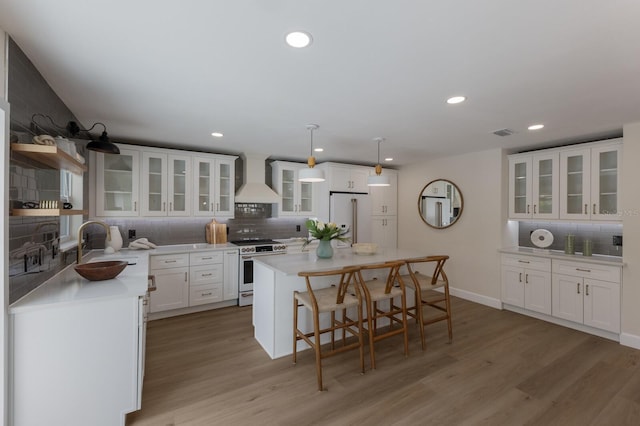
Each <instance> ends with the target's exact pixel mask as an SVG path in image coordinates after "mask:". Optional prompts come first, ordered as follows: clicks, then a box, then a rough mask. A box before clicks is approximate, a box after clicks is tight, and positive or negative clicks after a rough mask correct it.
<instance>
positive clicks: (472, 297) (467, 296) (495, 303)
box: [449, 286, 502, 309]
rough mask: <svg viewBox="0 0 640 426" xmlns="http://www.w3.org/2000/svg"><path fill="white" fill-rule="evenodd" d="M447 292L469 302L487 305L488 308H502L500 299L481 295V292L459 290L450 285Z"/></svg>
mask: <svg viewBox="0 0 640 426" xmlns="http://www.w3.org/2000/svg"><path fill="white" fill-rule="evenodd" d="M449 292H450V293H451V295H452V296H456V297H459V298H461V299H464V300H469V301H471V302H475V303H479V304H481V305H485V306H489V307H490V308H495V309H502V301H501V300H500V299H496V298H493V297H489V296H483V295H482V294H478V293H473V292H471V291H467V290H461V289H459V288H453V287H451V286H449Z"/></svg>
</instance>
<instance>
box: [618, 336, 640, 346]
mask: <svg viewBox="0 0 640 426" xmlns="http://www.w3.org/2000/svg"><path fill="white" fill-rule="evenodd" d="M620 344H621V345H623V346H629V347H630V348H634V349H640V336H637V335H635V334H630V333H620Z"/></svg>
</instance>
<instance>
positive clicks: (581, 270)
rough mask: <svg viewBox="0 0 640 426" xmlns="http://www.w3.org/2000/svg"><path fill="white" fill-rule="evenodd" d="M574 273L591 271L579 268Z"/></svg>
mask: <svg viewBox="0 0 640 426" xmlns="http://www.w3.org/2000/svg"><path fill="white" fill-rule="evenodd" d="M576 271H580V272H591V269H581V268H576Z"/></svg>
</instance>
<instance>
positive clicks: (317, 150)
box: [313, 148, 324, 152]
mask: <svg viewBox="0 0 640 426" xmlns="http://www.w3.org/2000/svg"><path fill="white" fill-rule="evenodd" d="M313 150H314V151H315V152H323V151H324V148H314V149H313Z"/></svg>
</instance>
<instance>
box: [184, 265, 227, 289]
mask: <svg viewBox="0 0 640 426" xmlns="http://www.w3.org/2000/svg"><path fill="white" fill-rule="evenodd" d="M223 273H224V265H204V266H192V267H191V268H189V275H190V278H191V280H190V284H191V286H194V285H196V286H197V285H202V284H213V283H221V282H222V280H223Z"/></svg>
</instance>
